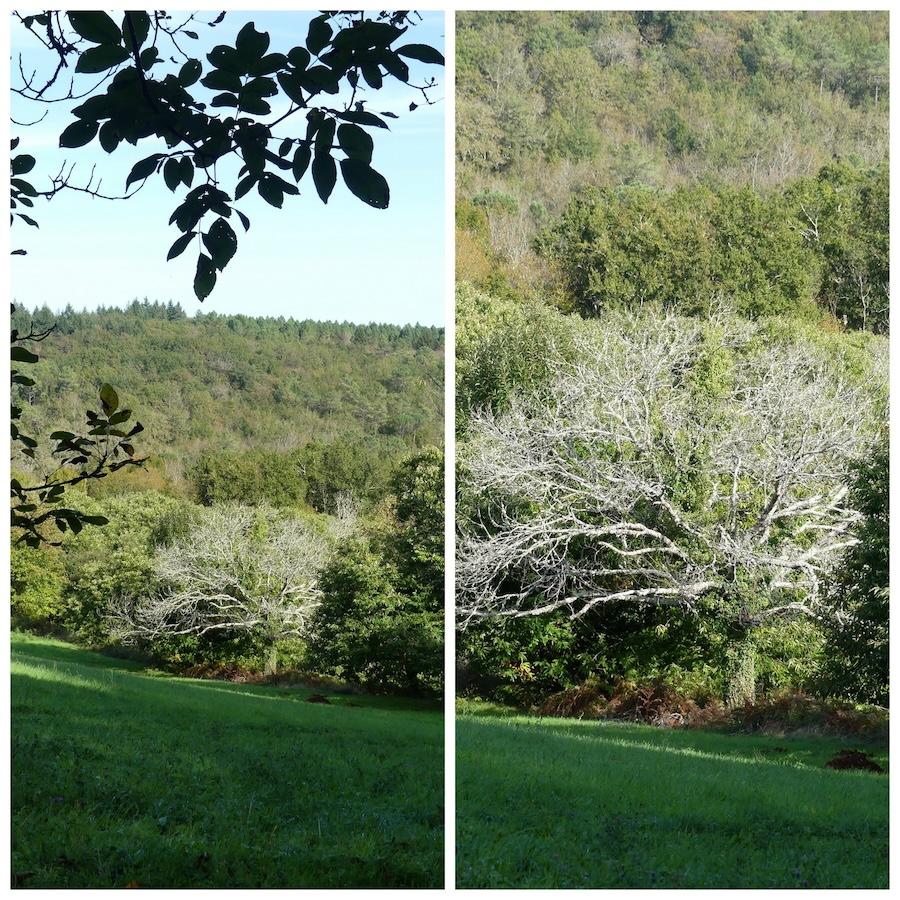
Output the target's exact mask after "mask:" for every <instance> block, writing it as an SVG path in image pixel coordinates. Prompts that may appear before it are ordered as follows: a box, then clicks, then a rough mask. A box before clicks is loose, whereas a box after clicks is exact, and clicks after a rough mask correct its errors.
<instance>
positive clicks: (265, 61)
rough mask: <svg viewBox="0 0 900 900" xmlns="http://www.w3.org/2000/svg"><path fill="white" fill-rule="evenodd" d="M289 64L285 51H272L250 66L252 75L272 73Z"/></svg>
mask: <svg viewBox="0 0 900 900" xmlns="http://www.w3.org/2000/svg"><path fill="white" fill-rule="evenodd" d="M286 65H287V57H286V56H285V55H284V54H283V53H270V54H268V56H264V57H263V58H262V59H261V60H259V62H256V63H254V64H253V65H252V66H251V67H250V74H251V75H272V74H273V73H275V72H277V71H278V70H279V69H283V68H284V67H285V66H286Z"/></svg>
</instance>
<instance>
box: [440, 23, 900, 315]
mask: <svg viewBox="0 0 900 900" xmlns="http://www.w3.org/2000/svg"><path fill="white" fill-rule="evenodd" d="M457 47H458V52H457V60H458V61H457V85H458V89H457V151H458V169H457V172H458V193H457V211H458V217H457V225H458V235H457V239H458V272H459V275H460V277H461V278H462V279H463V280H469V281H474V282H476V283H478V284H481V285H483V286H488V287H493V288H494V289H496V288H497V287H502V286H506V287H509V286H510V285H511V286H512V288H513V289H514V290H516V291H522V290H527V291H533V292H536V293H540V294H542V295H543V296H544V297H547V296H549V295H552V296H554V297H555V299H556V302H558V303H559V304H561V305H563V306H564V307H568V308H572V307H573V306H577V307H582V305H583V301H584V299H585V298H584V296H583V294H582V295H579V293H578V288H579V286H578V285H574V286H573V284H572V280H571V277H570V273H569V272H568V271H566V269H565V267H563V270H562V271H558V267H557V265H556V264H557V262H558V260H559V257H560V254H559V253H556V252H554V250H555V248H556V247H557V246H558V243H559V242H558V240H556V239H558V238H559V235H560V226H559V222H558V219H559V217H560V216H562V215H563V214H564V213H565V216H566V218H565V220H564V221H565V222H567V223H570V224H571V223H572V219H573V205H574V204H575V203H576V202H581V201H584V203H586V204H588V205H591V206H592V207H594V208H596V207H598V206H599V207H603V208H608V210H609V211H608V212H607V213H606V216H607V221H606V222H604V223H602V224H603V227H601V228H599V230H600V231H603V232H606V231H608V232H609V233H611V234H613V238H612V240H613V241H615V240H616V237H615V235H616V233H617V232H618V233H619V235H620V237H619V239H618V240H619V244H620V246H616V247H614V248H613V251H614V252H613V254H612V255H613V257H614V258H612V259H611V258H609V255H608V253H607V251H608V249H609V248H607V247H599V248H597V247H594V248H591V249H598V250H599V256H600V259H599V261H597V260H595V261H594V262H592V263H591V265H588V266H587V267H586V268H585V267H582V276H581V277H582V278H583V279H586V278H587V277H588V276H589V274H590V272H591V271H594V272H596V273H597V276H596V279H595V283H594V285H593V289H594V290H593V296H589V297H588V298H587V303H588V305H589V306H592V307H594V308H596V307H599V306H600V305H604V304H608V303H610V302H611V303H613V305H616V304H617V303H618V302H619V300H620V299H621V296H620V294H619V293H617V290H616V289H617V288H618V287H619V286H620V284H621V282H622V281H623V280H624V281H628V280H630V281H638V280H640V279H641V278H642V277H643V275H644V274H646V270H644V271H641V272H638V271H635V268H636V267H637V266H639V265H645V266H647V265H649V266H651V267H652V266H653V265H654V263H655V261H656V260H657V259H658V258H664V259H666V261H667V265H668V266H669V269H670V270H671V271H666V272H665V273H663V274H662V275H659V273H657V275H659V277H661V278H663V279H677V278H678V277H679V272H678V271H677V263H678V261H679V260H678V257H681V258H682V261H683V260H684V259H687V260H689V261H690V262H691V271H690V272H689V279H688V280H689V284H688V288H693V287H695V286H696V283H695V280H696V278H697V277H700V278H706V277H708V276H709V277H712V278H716V277H718V276H723V277H724V279H725V281H724V283H722V284H721V287H722V288H723V290H722V291H720V293H726V294H727V293H729V288H731V287H732V286H733V285H735V282H733V281H732V282H729V281H728V280H727V279H728V277H729V275H730V274H733V269H734V266H733V265H732V266H731V270H732V271H731V272H730V271H729V265H728V264H727V263H725V264H722V263H721V260H718V259H716V258H715V245H716V243H719V244H723V243H724V244H727V243H728V242H729V240H730V239H731V237H732V236H733V235H734V234H735V233H738V232H742V233H741V243H742V247H741V248H740V249H739V253H740V254H741V256H742V258H744V259H753V258H757V259H758V258H766V259H767V262H768V264H769V265H770V268H772V269H773V270H774V271H773V272H771V273H770V274H769V276H768V277H767V278H766V279H762V280H757V282H756V283H755V284H752V285H749V286H746V285H742V284H740V283H737V287H739V288H744V287H746V288H747V289H748V290H751V291H755V292H757V293H760V291H761V289H762V293H767V292H768V288H769V287H772V286H774V288H775V291H774V293H775V294H776V297H775V301H776V302H775V306H774V308H772V309H767V310H765V311H766V312H777V313H780V312H784V311H786V309H785V305H784V303H783V302H782V301H783V300H784V297H783V292H782V287H783V286H782V284H781V283H780V279H781V276H780V272H781V271H782V269H787V270H789V271H788V281H789V282H791V283H792V284H793V285H794V287H796V290H794V288H793V287H791V284H789V285H788V290H794V296H793V297H792V299H791V300H790V303H791V304H794V305H796V307H797V310H796V311H801V312H802V311H806V312H807V313H808V312H810V310H812V311H813V312H815V308H816V305H818V307H819V308H820V309H822V310H823V311H825V312H826V313H828V314H831V315H835V316H837V318H838V319H841V320H842V319H844V318H845V317H846V321H847V323H848V324H850V325H852V326H855V327H866V328H874V329H876V330H878V329H883V328H884V327H886V307H887V284H886V267H887V172H886V159H887V153H888V117H889V91H888V16H887V13H878V12H876V13H860V12H840V13H831V12H827V13H823V12H777V13H770V12H726V13H718V12H596V11H577V12H563V13H556V12H554V13H549V12H539V13H522V12H492V13H481V12H479V13H461V14H460V15H459V16H458V37H457ZM598 196H599V198H600V199H599V202H598V200H597V198H598ZM842 201H845V202H842ZM686 209H690V210H692V212H691V213H690V215H688V216H687V222H686V223H685V224H684V227H682V225H683V223H682V218H683V214H684V211H685V210H686ZM697 218H701V219H703V220H704V222H705V225H704V232H705V233H704V234H702V235H698V234H697V230H696V228H693V230H692V227H693V226H694V224H695V220H696V219H697ZM644 222H646V223H647V228H646V229H645V230H644V231H641V230H640V229H639V227H638V226H639V225H640V223H644ZM745 223H747V224H749V226H750V227H748V228H746V229H744V228H742V226H743V225H744V224H745ZM583 225H584V223H583V222H579V223H578V228H581V227H582V226H583ZM594 225H595V232H596V231H597V230H598V227H597V226H596V222H595V223H594ZM610 226H612V227H610ZM548 229H549V235H550V240H548V239H547V231H548ZM862 231H865V232H866V234H867V238H868V246H867V248H865V249H864V248H862V247H861V246H860V240H859V233H860V232H862ZM645 232H646V233H645ZM572 235H574V236H575V238H576V240H577V241H580V242H581V243H582V245H585V244H588V243H591V242H592V237H593V235H592V234H590V233H588V234H585V233H584V232H583V231H581V230H577V229H576V230H574V231H573V232H571V234H570V235H567V238H570V237H571V236H572ZM636 237H637V238H638V239H637V240H635V238H636ZM535 238H539V241H538V243H537V245H535ZM594 243H595V244H596V242H594ZM571 244H572V241H571V240H569V241H568V247H567V249H566V253H565V256H566V259H567V261H568V262H570V263H572V264H573V267H574V266H578V265H581V263H583V262H584V259H581V258H578V257H577V255H573V254H571V253H569V252H568V249H570V248H571ZM621 245H624V246H621ZM776 245H777V246H776ZM629 247H632V248H633V249H631V250H630V251H629V249H628V248H629ZM773 250H774V251H775V258H774V259H772V258H771V257H772V251H773ZM695 254H696V255H697V256H698V259H697V260H694V259H693V257H694V255H695ZM673 256H674V259H673ZM673 265H674V269H673ZM698 268H702V273H701V274H700V275H699V276H698V272H697V270H698ZM610 272H611V275H610V274H609V273H610ZM600 294H602V295H603V296H602V297H601V296H599V295H600ZM701 294H703V292H701ZM625 299H626V301H630V300H631V298H630V297H626V298H625ZM654 299H660V300H662V301H663V302H664V303H665V302H666V301H667V300H668V299H669V298H666V297H656V298H654ZM692 299H693V301H694V302H697V300H698V298H697V297H696V296H695V297H694V298H692ZM713 299H715V298H713V297H711V296H710V292H709V291H706V292H705V295H703V296H700V298H699V300H700V302H701V303H704V304H707V303H708V302H709V301H710V300H713ZM757 303H758V305H759V301H757ZM876 309H877V312H873V311H874V310H876ZM791 311H795V310H791ZM754 312H755V313H756V314H759V313H760V312H761V310H759V309H757V310H755V311H754Z"/></svg>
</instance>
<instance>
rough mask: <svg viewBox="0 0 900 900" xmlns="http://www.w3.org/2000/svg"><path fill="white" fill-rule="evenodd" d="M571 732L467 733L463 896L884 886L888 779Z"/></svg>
mask: <svg viewBox="0 0 900 900" xmlns="http://www.w3.org/2000/svg"><path fill="white" fill-rule="evenodd" d="M557 721H558V720H557ZM545 722H546V720H545ZM568 724H569V727H568V728H565V727H552V728H544V727H543V725H544V723H539V722H534V723H522V722H514V721H512V720H503V721H500V720H495V721H493V722H491V721H490V720H489V719H486V718H478V719H472V718H469V717H462V718H461V719H460V721H459V723H458V727H457V733H458V735H459V738H458V751H457V781H458V789H457V816H458V821H459V833H458V844H457V846H458V873H459V880H458V885H459V886H463V887H486V886H492V887H548V888H558V887H596V888H603V887H670V888H675V887H685V888H689V887H723V888H726V887H727V888H734V887H745V888H750V887H757V888H762V887H785V888H786V887H813V886H818V887H832V888H837V887H881V886H886V885H887V812H888V808H887V797H888V782H887V779H886V778H884V777H883V776H874V775H869V774H866V773H836V772H831V771H828V770H824V769H821V768H820V769H815V768H811V767H805V766H784V765H774V764H771V763H769V762H768V761H762V760H758V759H754V758H746V757H744V758H741V757H740V756H737V755H731V756H723V755H720V754H717V753H710V752H703V751H701V750H697V749H696V748H691V747H686V746H678V745H672V744H671V743H670V744H668V745H667V744H666V743H664V742H662V741H661V740H660V737H659V736H656V735H654V732H653V731H652V730H651V729H648V728H643V729H640V728H639V727H635V728H632V729H628V728H627V727H626V728H618V729H617V728H609V727H608V726H599V727H598V726H597V723H590V725H592V726H594V727H590V726H588V723H582V725H583V727H582V728H580V729H578V728H573V727H572V726H573V725H577V724H578V723H568ZM584 726H588V727H584ZM645 733H646V734H647V737H648V738H650V737H651V736H653V737H655V740H648V741H645V740H643V739H642V737H643V735H644V734H645ZM638 734H640V735H641V737H640V738H639V737H638ZM689 737H690V736H689ZM724 739H725V740H727V739H728V738H727V737H724ZM738 740H739V739H738Z"/></svg>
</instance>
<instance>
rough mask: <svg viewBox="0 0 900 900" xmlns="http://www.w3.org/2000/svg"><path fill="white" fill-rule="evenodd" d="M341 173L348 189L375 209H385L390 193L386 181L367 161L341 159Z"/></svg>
mask: <svg viewBox="0 0 900 900" xmlns="http://www.w3.org/2000/svg"><path fill="white" fill-rule="evenodd" d="M341 175H342V176H343V178H344V184H346V185H347V187H348V188H349V189H350V191H351V192H352V193H353V194H355V195H356V196H357V197H359V199H360V200H362V201H363V202H364V203H368V204H369V206H374V207H375V209H387V207H388V203H389V202H390V199H391V193H390V190H389V188H388V183H387V181H385V180H384V177H383V176H382V175H380V174H379V173H378V172H376V171H375V170H374V169H373V168H372V167H371V166H370V165H368V163H365V162H363V161H362V160H359V159H342V160H341Z"/></svg>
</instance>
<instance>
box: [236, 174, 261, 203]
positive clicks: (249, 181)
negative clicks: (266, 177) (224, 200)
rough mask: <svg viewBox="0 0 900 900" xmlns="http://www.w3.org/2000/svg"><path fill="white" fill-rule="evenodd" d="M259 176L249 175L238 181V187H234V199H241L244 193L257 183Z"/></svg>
mask: <svg viewBox="0 0 900 900" xmlns="http://www.w3.org/2000/svg"><path fill="white" fill-rule="evenodd" d="M257 179H258V176H256V175H248V176H247V177H246V178H242V179H241V180H240V181H239V182H238V183H237V187H236V188H235V189H234V199H235V200H240V199H241V197H243V196H244V194H246V193H247V191H249V190H250V189H251V188H252V187H253V185H254V184H256V182H257Z"/></svg>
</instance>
